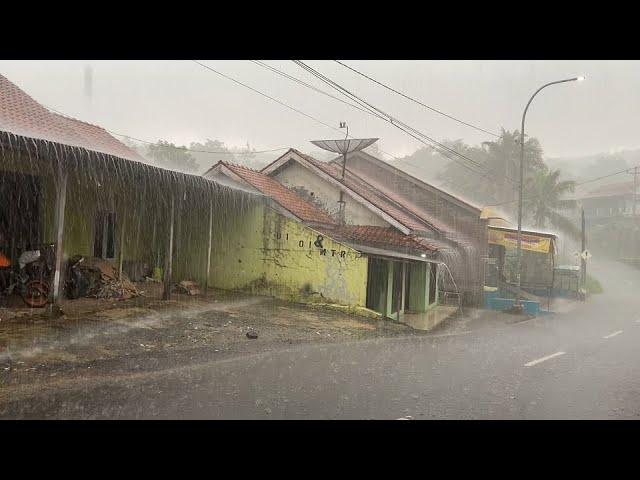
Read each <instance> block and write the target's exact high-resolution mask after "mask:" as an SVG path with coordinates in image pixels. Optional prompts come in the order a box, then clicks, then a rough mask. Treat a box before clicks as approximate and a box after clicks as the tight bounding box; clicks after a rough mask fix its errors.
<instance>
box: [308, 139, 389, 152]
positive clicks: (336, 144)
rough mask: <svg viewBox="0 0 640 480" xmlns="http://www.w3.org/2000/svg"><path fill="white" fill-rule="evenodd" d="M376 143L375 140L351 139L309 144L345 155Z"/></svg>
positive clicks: (320, 141)
mask: <svg viewBox="0 0 640 480" xmlns="http://www.w3.org/2000/svg"><path fill="white" fill-rule="evenodd" d="M377 141H378V139H377V138H351V139H349V140H311V143H313V144H314V145H315V146H316V147H320V148H321V149H323V150H328V151H329V152H334V153H341V154H342V155H346V154H347V153H351V152H358V151H360V150H362V149H364V148H367V147H368V146H369V145H373V144H374V143H375V142H377Z"/></svg>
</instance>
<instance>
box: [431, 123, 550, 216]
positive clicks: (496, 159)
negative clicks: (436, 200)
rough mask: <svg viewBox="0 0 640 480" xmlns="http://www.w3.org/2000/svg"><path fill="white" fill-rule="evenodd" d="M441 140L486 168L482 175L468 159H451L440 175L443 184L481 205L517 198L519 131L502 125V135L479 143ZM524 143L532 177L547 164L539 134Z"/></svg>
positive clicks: (527, 168)
mask: <svg viewBox="0 0 640 480" xmlns="http://www.w3.org/2000/svg"><path fill="white" fill-rule="evenodd" d="M442 143H443V144H445V145H446V146H447V147H449V148H451V149H453V150H455V151H457V152H459V153H462V154H463V155H465V156H466V157H468V158H470V159H471V160H473V161H475V162H477V163H479V164H480V165H481V168H482V170H483V171H485V172H487V174H486V175H485V176H482V175H481V174H478V173H477V172H475V171H473V170H471V169H469V168H468V167H469V162H468V161H467V160H463V159H457V160H448V163H447V165H446V167H445V168H444V170H443V172H442V173H441V174H440V175H439V178H440V179H441V180H442V181H443V182H444V183H443V185H442V186H443V187H444V188H447V189H451V190H453V191H455V192H457V193H459V194H461V195H464V196H466V197H468V198H470V199H471V200H474V201H476V202H477V203H480V204H482V205H495V204H497V203H504V202H509V201H510V200H513V199H515V198H517V193H518V192H517V185H518V182H519V165H520V132H518V131H517V130H514V131H512V132H511V131H508V130H505V129H502V135H501V136H500V138H498V139H497V140H494V141H488V142H483V143H482V144H481V145H478V146H471V145H467V144H465V143H464V142H463V141H462V140H455V141H444V142H442ZM524 146H525V148H524V157H525V167H526V169H525V175H526V177H530V176H532V175H534V174H535V173H536V172H537V171H539V170H541V169H544V168H546V165H545V163H544V160H543V150H542V147H541V146H540V142H539V141H538V140H537V139H536V138H528V139H527V140H525V144H524ZM449 155H450V154H449ZM450 156H451V155H450ZM462 164H465V165H466V166H463V165H462ZM476 170H477V169H476Z"/></svg>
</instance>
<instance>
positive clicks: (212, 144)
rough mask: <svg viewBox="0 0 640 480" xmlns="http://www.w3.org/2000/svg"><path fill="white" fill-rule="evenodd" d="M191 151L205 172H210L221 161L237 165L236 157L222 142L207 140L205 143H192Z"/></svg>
mask: <svg viewBox="0 0 640 480" xmlns="http://www.w3.org/2000/svg"><path fill="white" fill-rule="evenodd" d="M189 149H190V150H191V155H192V156H193V157H195V159H196V160H197V162H198V163H199V164H200V166H201V167H202V169H204V170H208V169H209V168H211V167H212V166H213V165H215V164H216V163H218V162H219V161H220V160H223V161H225V162H230V163H236V157H235V155H234V154H233V153H232V152H231V151H230V150H229V149H228V148H227V147H226V146H225V144H224V142H221V141H220V140H211V139H210V138H207V140H206V142H204V143H198V142H192V143H191V145H189ZM212 152H213V153H212Z"/></svg>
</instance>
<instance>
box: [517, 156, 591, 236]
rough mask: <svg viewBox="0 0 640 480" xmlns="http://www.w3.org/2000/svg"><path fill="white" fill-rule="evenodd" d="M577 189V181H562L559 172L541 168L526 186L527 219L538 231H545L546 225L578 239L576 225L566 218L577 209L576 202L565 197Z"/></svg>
mask: <svg viewBox="0 0 640 480" xmlns="http://www.w3.org/2000/svg"><path fill="white" fill-rule="evenodd" d="M574 188H575V182H574V181H571V180H564V181H560V170H559V169H556V170H549V169H548V168H547V167H546V166H543V167H542V168H540V169H538V170H537V171H535V172H534V173H533V174H532V175H531V176H530V177H529V178H528V179H527V183H526V185H525V191H524V201H523V212H524V214H525V218H526V219H528V220H529V221H531V222H532V223H533V224H534V225H535V226H536V227H537V228H546V227H547V224H551V225H552V226H554V227H556V228H558V229H560V230H562V231H563V232H565V233H567V234H569V235H571V236H572V237H573V238H576V239H577V238H579V237H580V229H579V228H578V225H577V223H575V222H574V221H573V220H572V219H571V218H569V217H568V216H567V215H566V214H567V213H569V214H570V212H571V211H574V210H575V209H576V206H577V205H576V201H575V200H567V199H565V198H564V197H566V195H567V194H568V193H572V192H573V190H574Z"/></svg>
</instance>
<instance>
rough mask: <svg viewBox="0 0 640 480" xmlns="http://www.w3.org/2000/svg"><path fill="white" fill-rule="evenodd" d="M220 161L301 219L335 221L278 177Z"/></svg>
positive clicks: (329, 222) (319, 221)
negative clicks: (279, 180)
mask: <svg viewBox="0 0 640 480" xmlns="http://www.w3.org/2000/svg"><path fill="white" fill-rule="evenodd" d="M218 163H219V164H222V165H224V166H225V167H227V168H229V170H231V171H232V172H233V173H235V174H236V175H238V176H239V177H241V178H242V179H243V180H244V181H246V182H247V183H248V184H250V185H252V186H253V187H255V188H256V189H258V190H260V191H261V192H262V193H264V194H265V195H268V196H270V197H271V198H273V199H274V200H275V201H276V202H277V203H278V204H279V205H281V206H282V207H283V208H285V209H287V210H288V211H290V212H291V213H293V214H294V215H295V216H296V217H298V218H299V219H300V220H302V221H304V222H314V223H328V224H333V223H335V221H334V220H333V219H332V218H331V217H330V216H329V215H328V214H327V213H326V212H324V211H323V210H322V209H320V208H319V207H317V206H315V205H313V204H312V203H310V202H308V201H306V200H305V199H303V198H302V197H301V196H300V195H298V194H297V193H296V192H294V191H293V190H291V189H289V188H287V187H285V186H284V185H282V184H281V183H279V182H278V181H277V180H276V179H274V178H272V177H270V176H268V175H265V174H264V173H260V172H258V171H256V170H253V169H251V168H248V167H244V166H241V165H236V164H233V163H228V162H223V161H220V162H218Z"/></svg>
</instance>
